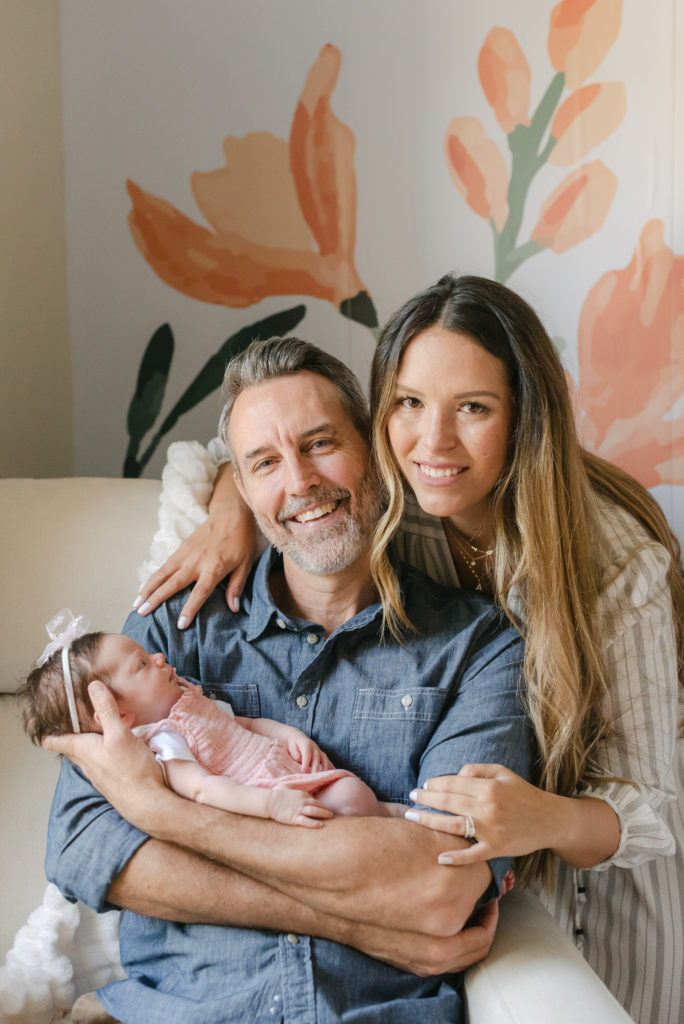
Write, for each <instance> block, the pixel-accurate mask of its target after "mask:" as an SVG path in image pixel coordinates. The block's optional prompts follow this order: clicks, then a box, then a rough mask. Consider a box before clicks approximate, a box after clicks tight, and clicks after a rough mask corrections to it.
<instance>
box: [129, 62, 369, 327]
mask: <svg viewBox="0 0 684 1024" xmlns="http://www.w3.org/2000/svg"><path fill="white" fill-rule="evenodd" d="M341 60H342V58H341V54H340V51H339V50H338V49H337V48H336V47H335V46H332V45H327V46H324V47H323V49H322V50H321V52H320V54H319V56H318V58H317V60H316V61H315V63H314V64H313V66H312V68H311V70H310V71H309V74H308V76H307V79H306V82H305V84H304V88H303V90H302V93H301V96H300V98H299V102H298V104H297V108H296V110H295V114H294V118H293V121H292V128H291V131H290V139H289V143H288V142H286V141H284V140H283V139H278V138H276V137H275V136H273V135H271V134H270V133H268V132H252V133H250V134H248V135H246V136H244V138H234V137H232V136H228V137H227V138H226V139H225V140H224V143H223V152H224V155H225V161H226V162H225V166H224V167H221V168H219V169H218V170H216V171H211V172H209V173H200V172H196V173H195V174H193V175H192V178H191V185H192V190H193V195H194V197H195V201H196V203H197V205H198V207H199V208H200V210H201V212H202V214H203V215H204V217H205V218H206V221H207V223H208V224H209V225H210V228H209V229H208V228H206V227H203V226H201V225H199V224H196V223H195V222H194V221H193V220H191V219H190V218H188V217H186V216H184V215H183V214H182V213H180V212H179V211H178V210H177V209H176V208H175V207H174V206H172V205H171V204H170V203H168V202H166V201H165V200H163V199H159V198H157V197H156V196H154V195H152V194H151V193H148V192H144V191H143V190H142V189H141V188H140V187H139V186H138V185H136V184H134V183H133V182H128V183H127V187H128V192H129V194H130V197H131V200H132V203H133V208H132V210H131V213H130V215H129V226H130V229H131V234H132V235H133V239H134V241H135V244H136V245H137V247H138V249H139V250H140V252H141V253H142V254H143V256H144V257H145V259H146V260H147V262H148V263H149V264H150V266H151V267H152V268H153V270H154V271H155V272H156V273H157V274H158V275H159V277H160V278H161V279H162V280H163V281H165V282H166V283H167V284H169V285H171V287H172V288H175V289H177V290H178V291H181V292H183V293H184V294H185V295H189V296H190V297H191V298H193V299H199V300H200V301H202V302H211V303H216V304H218V305H224V306H231V307H244V306H250V305H252V304H253V303H255V302H259V301H260V300H261V299H263V298H265V297H266V296H268V295H311V296H314V297H316V298H321V299H327V300H329V301H330V302H332V303H334V304H335V306H337V307H338V308H340V307H349V306H350V305H354V306H355V309H356V312H357V313H358V312H359V308H361V309H362V310H365V315H366V316H367V320H362V322H368V324H369V326H374V323H373V322H372V321H373V319H374V310H373V308H372V303H371V301H370V299H369V298H368V295H367V292H366V289H365V287H364V284H363V282H362V281H361V279H360V277H359V275H358V273H357V271H356V268H355V265H354V244H355V240H356V179H355V176H354V136H353V134H352V132H351V131H350V129H349V128H348V127H347V126H346V125H344V124H342V122H340V121H339V120H338V119H337V118H336V116H335V114H334V113H333V112H332V109H331V107H330V97H331V94H332V91H333V89H334V87H335V83H336V81H337V77H338V74H339V69H340V64H341ZM345 312H348V309H345ZM362 315H363V314H362ZM354 318H355V319H361V316H355V317H354Z"/></svg>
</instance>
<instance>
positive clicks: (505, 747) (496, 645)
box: [418, 613, 537, 903]
mask: <svg viewBox="0 0 684 1024" xmlns="http://www.w3.org/2000/svg"><path fill="white" fill-rule="evenodd" d="M497 621H498V615H497V614H496V613H492V614H491V616H489V617H488V619H487V622H488V628H487V629H486V630H485V631H484V633H483V635H482V636H481V637H480V643H479V646H478V648H477V649H476V650H475V652H474V654H473V655H472V657H471V658H470V660H469V662H468V667H467V669H466V671H465V673H464V675H463V676H462V678H461V679H460V680H459V682H458V685H457V687H456V688H455V695H454V698H453V699H452V701H451V702H450V703H449V705H448V706H447V708H446V709H445V711H444V713H443V715H442V717H441V719H440V722H439V723H438V725H437V728H436V729H435V731H434V733H433V735H432V738H431V740H430V743H429V744H428V746H427V748H426V750H425V751H424V753H423V757H422V759H421V765H420V773H419V779H418V784H419V785H420V786H422V785H423V783H424V782H425V781H426V780H427V779H430V778H434V777H436V776H439V775H456V774H457V773H458V772H459V771H460V769H461V768H462V767H463V765H465V764H501V765H504V766H505V767H506V768H510V769H511V771H514V772H516V773H517V774H518V775H520V776H522V778H524V779H527V780H529V781H534V766H535V763H536V757H537V752H536V744H535V740H534V734H533V730H532V727H531V724H530V721H529V719H528V717H527V715H526V714H525V712H524V708H523V703H522V700H521V695H520V683H521V678H522V658H523V645H522V641H521V639H520V637H519V635H518V634H517V633H516V632H515V631H514V630H513V629H511V628H506V629H503V630H500V631H499V630H497V629H496V627H495V625H494V624H495V623H496V622H497ZM488 863H489V867H490V869H491V872H492V876H493V883H492V885H491V886H490V887H489V889H488V890H487V892H486V893H485V894H484V896H483V897H481V899H480V901H479V902H480V903H482V902H487V901H488V900H490V899H492V898H493V897H495V896H498V895H499V894H500V893H501V892H502V891H503V888H502V887H503V883H504V878H505V876H506V873H507V872H508V870H509V869H510V867H511V864H512V858H510V857H497V858H495V859H493V860H490V861H489V862H488Z"/></svg>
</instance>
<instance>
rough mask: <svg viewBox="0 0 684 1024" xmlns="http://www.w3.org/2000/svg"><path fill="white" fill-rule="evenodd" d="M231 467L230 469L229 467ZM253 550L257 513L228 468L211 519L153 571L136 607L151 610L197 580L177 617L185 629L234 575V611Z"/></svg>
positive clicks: (229, 595) (230, 591)
mask: <svg viewBox="0 0 684 1024" xmlns="http://www.w3.org/2000/svg"><path fill="white" fill-rule="evenodd" d="M228 468H229V470H230V466H229V467H228ZM255 553H256V525H255V522H254V517H253V516H252V513H251V511H250V510H249V509H248V508H247V506H246V505H245V503H244V501H243V500H242V498H240V496H239V495H238V493H237V491H236V490H235V485H234V482H233V479H232V474H231V473H230V472H224V473H223V474H222V475H221V477H220V478H218V482H217V484H216V487H215V490H214V494H213V496H212V499H211V502H210V505H209V518H208V519H206V520H205V522H203V523H202V524H201V525H200V526H198V527H197V529H196V530H194V531H193V532H192V533H191V534H190V536H189V537H187V538H186V539H185V540H184V541H183V543H182V544H181V545H180V547H179V548H178V549H177V550H176V551H174V553H173V554H172V555H171V557H170V558H167V560H166V561H165V562H164V564H163V565H162V567H161V568H160V569H157V571H156V572H155V573H153V574H152V575H151V576H150V578H149V579H148V580H147V581H146V582H145V584H144V585H143V587H142V588H141V590H140V593H139V595H138V597H137V599H136V602H135V604H134V608H137V609H138V613H139V614H140V615H147V614H149V612H152V611H154V609H155V608H157V607H158V606H159V605H160V604H162V602H163V601H167V600H168V599H169V598H170V597H173V595H174V594H177V593H178V592H179V591H180V590H183V589H184V588H185V587H187V586H189V585H190V584H191V583H195V586H194V587H193V588H192V593H191V594H190V597H189V598H188V600H187V601H186V602H185V605H184V606H183V609H182V611H181V613H180V615H179V617H178V628H179V629H185V628H186V627H187V626H189V625H190V623H191V622H192V620H193V619H194V617H195V615H196V614H197V612H198V611H199V609H200V608H201V607H202V605H203V604H204V602H205V601H206V600H207V598H208V597H209V595H210V594H211V593H212V592H213V590H214V588H215V587H216V585H217V584H218V583H220V582H221V580H222V579H224V578H225V577H226V576H228V575H229V574H230V580H229V581H228V585H227V587H226V603H227V605H228V607H229V608H230V609H231V611H233V612H236V611H238V609H239V607H240V595H241V594H242V591H243V589H244V586H245V582H246V580H247V577H248V576H249V572H250V569H251V568H252V564H253V562H254V556H255ZM195 581H196V582H195Z"/></svg>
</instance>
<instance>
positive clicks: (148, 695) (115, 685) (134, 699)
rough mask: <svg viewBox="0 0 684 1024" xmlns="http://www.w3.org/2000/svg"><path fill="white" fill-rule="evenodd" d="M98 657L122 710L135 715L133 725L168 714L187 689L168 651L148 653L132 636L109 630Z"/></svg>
mask: <svg viewBox="0 0 684 1024" xmlns="http://www.w3.org/2000/svg"><path fill="white" fill-rule="evenodd" d="M97 661H98V667H99V668H100V669H101V671H102V673H103V675H106V676H107V677H108V678H109V680H110V688H111V691H112V693H113V694H114V697H115V698H116V703H117V705H118V708H119V711H120V712H121V714H122V715H124V714H127V715H129V716H132V719H131V720H130V722H129V724H130V725H132V726H133V725H147V724H149V723H150V722H157V721H158V720H159V719H160V718H166V716H167V715H168V713H169V711H170V710H171V708H172V707H173V705H174V704H175V703H176V701H177V700H178V699H179V697H180V696H181V695H182V693H183V689H182V687H181V685H180V681H179V679H178V676H177V675H176V671H175V669H173V668H171V666H170V665H167V664H166V659H165V658H164V655H163V654H148V653H147V651H145V650H144V649H143V648H142V647H141V646H140V644H137V643H136V642H135V640H131V639H130V637H127V636H119V635H117V634H114V633H108V634H107V636H105V638H104V639H103V641H102V644H101V645H100V652H99V656H98V659H97Z"/></svg>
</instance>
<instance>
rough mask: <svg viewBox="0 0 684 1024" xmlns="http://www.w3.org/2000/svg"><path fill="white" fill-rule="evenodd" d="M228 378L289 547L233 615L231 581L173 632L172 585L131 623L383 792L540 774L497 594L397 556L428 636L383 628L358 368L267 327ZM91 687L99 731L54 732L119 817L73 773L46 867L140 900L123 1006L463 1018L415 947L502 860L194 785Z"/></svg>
mask: <svg viewBox="0 0 684 1024" xmlns="http://www.w3.org/2000/svg"><path fill="white" fill-rule="evenodd" d="M224 393H225V397H226V399H227V416H226V418H225V428H226V430H227V435H228V436H227V440H228V442H229V445H230V447H231V450H232V454H233V466H234V469H235V473H236V481H237V483H238V487H239V489H240V491H241V493H242V495H243V497H244V499H245V500H246V501H247V503H248V504H249V505H250V507H251V508H252V510H253V512H254V514H255V516H256V518H257V521H258V523H259V525H260V527H261V529H262V531H263V533H264V534H265V535H266V537H267V538H268V539H269V540H270V541H271V542H272V543H273V544H274V545H275V546H276V547H272V548H270V549H269V550H267V551H266V552H265V554H264V555H263V556H262V558H261V560H260V562H259V563H258V565H257V566H256V568H255V570H254V571H253V573H252V576H251V578H250V581H249V583H248V586H247V588H246V590H245V592H244V594H243V597H242V604H241V609H240V612H239V614H237V615H234V614H233V613H231V612H230V611H228V610H227V609H226V605H225V600H224V597H223V594H222V592H221V591H220V589H219V590H218V591H217V592H216V593H215V594H214V595H213V598H212V599H210V601H209V602H208V603H207V605H206V606H205V607H204V608H203V610H202V612H201V613H200V615H199V616H198V617H197V619H196V620H195V622H194V623H193V627H192V628H191V629H188V630H185V631H183V632H179V631H178V630H177V629H176V626H175V622H176V619H177V616H178V610H179V608H180V607H181V606H182V601H183V598H182V597H179V598H178V599H174V600H173V601H170V602H168V604H167V605H165V606H163V607H162V608H160V609H158V611H157V612H156V613H155V614H154V615H153V616H150V617H148V618H144V619H143V618H140V617H139V616H138V615H136V614H133V615H132V616H131V617H129V620H128V622H127V623H126V627H125V632H127V633H128V635H130V636H132V637H134V639H136V640H137V641H138V642H140V643H141V644H142V645H143V646H144V647H145V648H147V649H148V650H153V649H155V650H161V651H163V653H164V654H165V656H166V658H167V659H168V661H169V663H170V664H171V665H174V666H175V667H176V669H177V671H178V673H179V674H180V675H183V676H190V677H194V678H198V679H200V680H201V681H202V683H203V685H204V689H205V692H206V693H208V694H209V695H211V696H216V697H219V696H220V697H222V698H225V699H227V700H228V701H229V702H230V703H231V704H232V705H233V707H234V709H235V712H236V713H237V714H238V715H249V716H257V715H261V716H263V717H268V718H276V719H279V720H280V721H284V722H287V723H288V724H292V725H296V726H297V727H298V728H300V729H302V730H303V731H304V732H306V733H308V734H309V735H311V736H313V738H314V739H315V740H316V742H318V743H319V744H320V745H321V746H322V747H323V749H324V750H325V751H326V753H328V754H329V755H330V757H331V759H332V760H333V762H334V763H335V764H336V765H337V766H340V767H346V768H350V769H351V770H353V771H355V772H356V773H358V774H359V775H361V777H362V778H363V779H364V780H365V781H366V782H367V783H368V784H369V785H370V786H371V787H372V788H373V789H374V790H375V792H376V794H377V795H378V797H379V798H380V799H382V800H389V801H404V802H405V801H406V800H407V797H408V794H409V792H411V790H413V789H414V787H415V786H416V785H422V784H423V783H424V781H425V780H426V779H429V778H433V777H435V776H439V775H445V774H454V773H456V772H457V771H458V770H459V768H460V767H461V766H462V765H463V764H465V763H468V762H476V763H477V762H483V761H489V762H497V763H502V764H505V765H506V766H508V767H509V768H512V769H513V770H514V771H516V772H518V773H520V774H522V775H523V776H525V777H528V778H529V776H530V771H531V763H532V759H533V744H532V740H531V733H530V730H529V727H528V724H527V722H526V720H525V718H524V716H523V714H522V711H521V709H520V706H519V701H518V694H517V688H518V680H519V672H520V661H521V645H520V641H519V638H518V637H517V634H515V633H514V632H513V631H512V630H510V629H507V628H504V627H503V625H502V623H501V621H500V618H499V615H498V613H497V612H496V611H495V610H494V609H493V608H492V606H491V605H490V604H489V602H487V601H486V600H484V599H482V598H480V597H479V596H476V595H472V594H459V593H452V592H450V591H447V590H445V589H443V588H441V587H439V586H438V585H437V584H435V583H433V582H432V581H430V580H428V579H427V578H426V577H424V576H422V574H420V573H418V572H415V571H414V570H412V569H409V568H407V567H400V568H399V578H400V583H401V587H402V595H403V599H404V603H405V608H406V611H407V614H408V617H409V619H410V621H411V622H412V623H413V625H414V627H415V631H414V632H412V633H409V632H407V633H406V635H405V637H404V640H403V643H402V644H399V643H396V642H394V641H391V640H389V639H388V638H383V634H382V609H381V606H380V604H379V603H378V602H377V596H376V593H375V588H374V586H373V582H372V578H371V574H370V568H369V566H370V542H371V535H372V528H373V525H374V523H375V521H376V518H377V515H378V510H379V498H378V486H377V483H376V480H375V477H374V475H373V474H372V472H371V470H370V468H369V458H368V434H369V424H368V413H367V408H366V405H365V400H364V398H363V395H362V394H361V391H360V388H359V386H358V383H357V381H356V379H355V378H354V377H353V375H352V374H351V373H350V371H349V370H348V369H347V368H346V367H344V365H343V364H342V363H340V362H339V361H338V360H335V359H333V358H332V357H330V356H327V355H326V354H325V353H323V352H321V351H320V350H318V349H316V348H314V347H313V346H311V345H308V344H306V343H305V342H300V341H297V340H296V339H273V340H271V341H270V342H264V343H256V344H255V345H252V346H250V348H249V349H248V350H247V352H246V353H243V354H242V355H241V356H239V357H237V359H236V360H234V361H233V363H232V364H231V365H230V366H229V368H228V370H227V372H226V381H225V383H224ZM93 687H94V688H95V690H96V691H98V690H99V692H96V693H95V694H94V700H95V703H96V707H97V710H98V713H99V714H100V716H101V720H102V723H103V728H104V740H103V739H102V738H101V737H98V736H86V737H70V738H59V739H57V738H55V739H53V740H51V741H50V746H51V748H52V749H55V750H59V751H61V752H65V753H67V754H68V755H69V756H70V757H72V758H73V760H74V761H76V762H77V763H78V764H80V765H82V766H83V767H84V768H85V770H86V771H87V773H88V775H89V777H90V778H91V779H92V780H93V782H94V784H95V785H96V786H97V788H98V789H99V790H100V791H101V792H102V793H104V794H105V795H106V796H107V797H108V798H109V800H110V801H111V803H112V804H113V805H114V806H116V807H117V808H118V810H119V811H120V812H121V814H122V815H123V817H120V816H119V814H118V813H117V812H116V811H115V810H114V809H113V807H112V806H110V804H108V803H106V802H105V800H104V799H103V798H101V797H100V795H99V793H96V792H94V791H93V789H92V788H91V786H90V785H89V784H88V783H87V781H86V780H85V779H84V777H83V776H82V775H81V774H80V773H79V772H77V771H76V770H75V769H73V768H72V767H70V766H68V767H64V768H63V772H62V776H61V778H60V782H59V784H58V789H57V793H56V796H55V801H54V805H53V811H52V815H51V824H50V833H49V844H48V858H47V864H48V874H49V876H50V877H51V879H53V880H54V881H55V882H56V883H57V884H58V885H59V886H60V888H61V889H62V891H63V892H65V893H66V894H67V895H70V896H73V897H77V898H80V899H82V900H84V902H86V903H88V904H90V905H91V906H95V907H96V908H97V909H101V908H104V907H106V906H108V905H109V904H111V903H113V904H115V905H118V906H123V907H126V908H129V910H130V911H133V912H134V913H126V914H125V915H124V917H123V921H122V930H121V955H122V962H123V964H124V967H125V969H126V971H127V973H128V975H129V978H128V980H126V981H123V982H118V983H116V984H114V985H112V986H109V987H108V988H107V989H106V990H104V992H103V993H102V995H101V999H102V1002H103V1004H104V1005H105V1006H106V1008H107V1009H108V1010H109V1011H110V1012H111V1013H112V1014H114V1015H115V1016H116V1017H119V1018H120V1019H123V1020H127V1021H138V1020H140V1021H145V1022H150V1021H160V1022H161V1021H163V1022H164V1024H169V1022H173V1021H179V1022H180V1021H182V1022H183V1024H186V1022H195V1021H196V1022H197V1024H211V1022H217V1024H221V1022H226V1021H250V1022H252V1021H260V1020H269V1021H273V1020H275V1021H279V1020H281V1021H286V1022H294V1021H296V1022H297V1024H303V1022H312V1024H313V1022H316V1024H332V1022H335V1021H339V1020H343V1019H353V1020H354V1021H355V1022H368V1024H370V1022H373V1024H381V1022H392V1024H401V1022H403V1021H407V1022H408V1021H411V1022H412V1024H413V1022H415V1021H416V1020H420V1021H421V1022H425V1024H433V1022H437V1021H440V1022H442V1021H449V1022H450V1024H455V1022H458V1021H459V1020H461V1019H462V1005H461V997H460V981H459V978H458V976H455V975H453V974H436V975H435V967H434V966H428V967H426V966H425V963H424V962H423V961H422V960H421V957H422V955H423V953H425V954H426V955H427V951H426V945H425V943H426V941H427V940H429V938H430V936H434V937H435V941H436V942H437V944H438V947H439V954H438V958H437V959H443V958H444V956H446V953H445V952H444V947H443V945H442V941H443V940H442V939H441V937H450V936H455V935H457V933H458V932H460V930H461V929H462V928H463V926H464V925H465V924H466V922H467V921H468V919H469V917H470V916H471V914H472V912H473V910H474V909H475V908H476V906H477V905H478V902H479V903H484V902H486V901H488V900H489V899H491V898H492V897H494V896H496V895H497V893H498V892H499V891H500V886H501V882H502V879H503V876H504V874H505V872H506V871H507V869H508V867H509V865H508V862H501V861H498V862H491V863H490V864H489V865H487V864H486V863H479V864H472V865H468V866H464V867H457V868H453V867H452V868H445V867H442V866H440V865H438V864H437V856H438V854H439V852H440V851H441V850H444V849H449V848H451V849H453V848H454V845H455V844H456V845H458V844H459V843H462V844H465V840H454V837H453V836H449V835H441V834H440V833H437V832H433V831H430V830H428V829H424V828H421V827H420V826H418V825H414V824H412V823H410V822H408V821H404V820H401V819H392V818H336V819H333V820H332V821H330V822H327V823H326V824H325V825H324V826H323V827H322V828H320V829H315V830H311V829H302V828H296V827H291V826H281V825H277V824H275V823H274V822H270V821H261V820H256V819H247V818H239V817H237V816H235V815H232V814H228V813H226V812H223V811H217V810H214V809H212V808H208V807H203V806H200V805H198V804H194V803H191V802H190V801H186V800H182V799H180V798H179V797H177V796H176V795H175V794H173V793H172V792H171V791H170V790H168V789H166V788H165V787H164V786H163V785H162V784H161V782H160V779H159V776H158V773H157V770H156V767H155V766H154V762H153V760H152V758H151V755H150V754H149V751H147V749H146V748H145V747H144V746H143V745H142V744H140V743H139V741H137V740H135V739H134V738H133V737H132V736H131V735H130V734H129V733H128V732H127V730H125V729H124V728H123V727H122V726H121V725H120V723H119V722H118V717H117V714H116V712H115V710H114V707H113V703H112V701H111V700H110V699H108V695H107V694H106V692H103V688H102V687H101V686H99V684H93ZM124 819H127V820H124ZM129 822H130V823H131V824H129ZM134 826H137V827H134ZM139 830H140V831H139ZM149 836H152V837H153V838H151V839H150V838H148V837H149ZM175 922H181V923H180V924H179V923H175ZM188 925H191V927H189V926H188ZM217 925H221V926H224V927H216V926H217ZM226 925H234V926H236V927H225V926H226ZM262 929H272V930H269V931H265V930H262ZM312 936H316V937H312ZM330 940H334V941H330ZM343 944H344V945H343ZM484 944H485V946H486V940H485V942H484ZM413 945H416V948H417V949H418V950H420V951H421V952H419V953H417V954H416V955H415V956H413V957H412V955H411V953H410V950H411V948H412V946H413ZM450 949H451V960H450V961H449V966H450V967H452V968H453V966H455V965H456V964H457V963H458V962H459V955H458V946H457V945H456V946H453V947H450ZM365 954H370V956H367V955H365ZM447 959H448V958H447ZM471 959H474V957H472V956H471ZM466 962H469V961H468V959H467V958H466ZM394 965H397V966H394ZM401 968H409V970H406V969H401ZM413 972H415V973H413ZM421 974H427V975H428V976H427V977H421V976H419V975H421ZM417 1001H420V1002H419V1004H418V1002H417Z"/></svg>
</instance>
